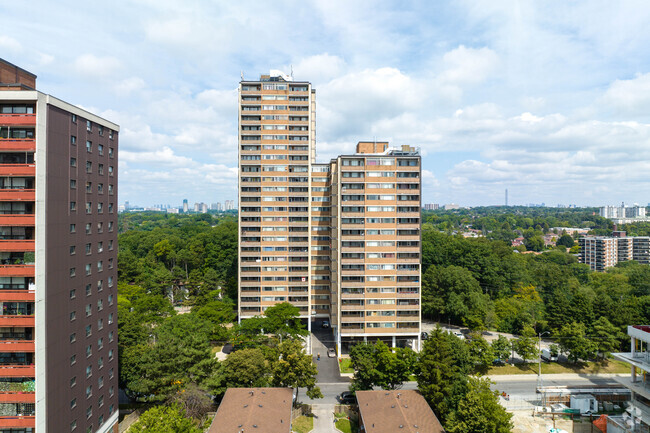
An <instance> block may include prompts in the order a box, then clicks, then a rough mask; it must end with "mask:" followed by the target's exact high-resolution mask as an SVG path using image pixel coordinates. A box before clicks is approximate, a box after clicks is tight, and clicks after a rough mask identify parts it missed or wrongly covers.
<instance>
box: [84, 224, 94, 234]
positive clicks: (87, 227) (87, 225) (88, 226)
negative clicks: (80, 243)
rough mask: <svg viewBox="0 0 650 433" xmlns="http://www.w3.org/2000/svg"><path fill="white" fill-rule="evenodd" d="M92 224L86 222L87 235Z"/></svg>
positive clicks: (90, 230) (90, 231)
mask: <svg viewBox="0 0 650 433" xmlns="http://www.w3.org/2000/svg"><path fill="white" fill-rule="evenodd" d="M92 231H93V230H92V225H91V224H90V223H86V234H87V235H89V234H91V233H92Z"/></svg>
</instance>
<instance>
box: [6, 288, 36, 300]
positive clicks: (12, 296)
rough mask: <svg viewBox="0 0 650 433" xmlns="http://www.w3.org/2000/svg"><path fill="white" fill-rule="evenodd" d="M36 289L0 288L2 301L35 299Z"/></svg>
mask: <svg viewBox="0 0 650 433" xmlns="http://www.w3.org/2000/svg"><path fill="white" fill-rule="evenodd" d="M35 298H36V293H35V292H34V290H2V289H0V302H20V301H24V302H29V301H32V302H33V301H34V300H35Z"/></svg>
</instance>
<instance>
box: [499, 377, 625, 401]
mask: <svg viewBox="0 0 650 433" xmlns="http://www.w3.org/2000/svg"><path fill="white" fill-rule="evenodd" d="M628 375H629V374H628ZM616 376H617V375H615V374H602V375H593V374H592V375H587V374H544V375H542V379H543V385H544V386H571V387H577V386H593V385H616V384H617V383H618V382H616V379H615V377H616ZM490 379H491V380H492V381H493V382H495V384H494V385H492V389H494V390H498V391H499V392H505V393H506V394H510V395H513V396H514V395H531V394H535V393H536V390H537V375H536V374H515V375H508V376H491V377H490Z"/></svg>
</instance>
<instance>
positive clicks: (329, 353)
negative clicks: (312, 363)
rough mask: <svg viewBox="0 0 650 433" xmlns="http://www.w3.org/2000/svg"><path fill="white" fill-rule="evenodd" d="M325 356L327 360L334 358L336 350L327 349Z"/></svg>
mask: <svg viewBox="0 0 650 433" xmlns="http://www.w3.org/2000/svg"><path fill="white" fill-rule="evenodd" d="M327 356H328V357H329V358H336V350H334V348H333V347H330V348H329V349H327Z"/></svg>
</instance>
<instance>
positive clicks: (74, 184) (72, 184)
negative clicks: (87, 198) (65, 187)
mask: <svg viewBox="0 0 650 433" xmlns="http://www.w3.org/2000/svg"><path fill="white" fill-rule="evenodd" d="M76 188H77V180H76V179H70V189H76Z"/></svg>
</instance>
